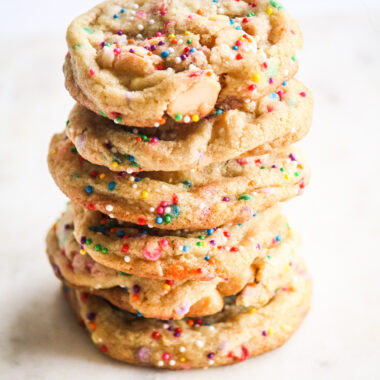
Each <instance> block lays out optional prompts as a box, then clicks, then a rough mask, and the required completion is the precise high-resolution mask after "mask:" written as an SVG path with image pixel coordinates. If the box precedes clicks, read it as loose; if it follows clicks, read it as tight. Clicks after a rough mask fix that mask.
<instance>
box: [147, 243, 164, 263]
mask: <svg viewBox="0 0 380 380" xmlns="http://www.w3.org/2000/svg"><path fill="white" fill-rule="evenodd" d="M161 253H162V250H161V247H160V246H159V245H158V244H157V243H156V242H154V243H153V242H151V243H146V244H145V247H144V249H143V255H144V257H145V258H146V259H147V260H149V261H156V260H158V259H159V258H160V257H161Z"/></svg>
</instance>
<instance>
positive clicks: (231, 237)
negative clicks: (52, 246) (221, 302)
mask: <svg viewBox="0 0 380 380" xmlns="http://www.w3.org/2000/svg"><path fill="white" fill-rule="evenodd" d="M74 226H75V236H76V239H77V241H78V242H80V244H81V247H80V248H81V249H83V250H84V251H85V252H87V253H88V255H90V256H91V257H92V258H93V259H94V260H95V261H96V262H98V263H100V264H103V265H105V266H107V267H110V268H113V269H115V270H118V271H122V272H126V273H131V274H134V275H136V276H140V277H149V278H155V279H161V280H162V279H165V280H172V281H185V280H190V279H197V280H201V281H210V280H212V279H214V278H220V279H229V280H231V279H233V280H234V281H238V280H239V279H244V278H247V276H248V278H249V276H251V272H250V267H251V265H252V263H253V261H254V260H255V258H256V257H258V256H262V255H264V256H265V254H262V253H261V251H262V250H267V249H271V248H273V247H274V246H277V245H279V244H280V243H281V242H283V241H286V240H287V239H290V240H293V238H292V236H293V235H292V233H291V230H290V229H289V227H288V224H287V220H286V218H284V217H283V216H282V215H281V213H280V212H279V209H278V208H277V207H274V208H271V209H268V210H265V211H263V212H262V213H260V214H258V215H256V216H254V217H252V218H251V219H250V220H249V221H247V222H245V223H243V224H239V225H234V226H233V225H229V226H223V227H220V228H215V229H207V230H179V231H170V230H167V231H166V230H162V229H144V228H143V227H139V226H136V225H131V224H129V223H121V222H116V221H115V220H113V219H110V218H108V217H106V216H104V215H102V214H101V213H99V212H94V211H84V210H83V209H82V208H78V207H75V215H74ZM245 270H248V272H247V275H245V274H244V273H245ZM223 286H227V284H225V285H223Z"/></svg>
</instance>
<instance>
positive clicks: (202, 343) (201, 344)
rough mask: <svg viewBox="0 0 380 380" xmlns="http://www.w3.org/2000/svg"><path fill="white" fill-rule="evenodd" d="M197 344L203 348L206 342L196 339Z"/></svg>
mask: <svg viewBox="0 0 380 380" xmlns="http://www.w3.org/2000/svg"><path fill="white" fill-rule="evenodd" d="M195 345H196V346H197V347H198V348H202V347H203V346H204V345H205V344H204V342H202V341H201V340H196V341H195Z"/></svg>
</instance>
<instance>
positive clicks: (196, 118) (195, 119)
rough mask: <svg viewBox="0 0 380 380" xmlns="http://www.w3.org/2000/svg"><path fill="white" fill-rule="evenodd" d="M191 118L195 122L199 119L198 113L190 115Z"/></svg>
mask: <svg viewBox="0 0 380 380" xmlns="http://www.w3.org/2000/svg"><path fill="white" fill-rule="evenodd" d="M191 119H192V120H193V121H195V122H197V121H199V116H198V115H193V116H191Z"/></svg>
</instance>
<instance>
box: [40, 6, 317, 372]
mask: <svg viewBox="0 0 380 380" xmlns="http://www.w3.org/2000/svg"><path fill="white" fill-rule="evenodd" d="M67 43H68V48H69V53H68V54H67V56H66V59H65V63H64V74H65V84H66V88H67V89H68V91H69V92H70V94H71V95H72V96H73V98H74V99H75V100H76V101H77V102H78V103H77V104H76V105H75V106H74V108H73V109H72V111H71V113H70V115H69V118H68V120H67V123H66V129H65V131H64V132H62V133H59V134H56V135H54V136H53V138H52V140H51V144H50V147H49V155H48V164H49V169H50V172H51V174H52V176H53V178H54V180H55V182H56V183H57V185H58V186H59V188H60V189H61V190H62V192H63V193H64V194H66V195H67V196H68V198H70V200H71V202H70V203H69V205H68V206H67V209H66V210H65V211H64V212H63V213H62V215H61V216H60V218H59V219H58V220H57V222H56V224H55V225H54V226H53V227H52V228H51V229H50V230H49V233H48V235H47V238H46V244H47V256H48V259H49V262H50V263H51V266H52V268H53V271H54V273H55V275H56V276H57V277H58V279H59V280H61V281H62V283H63V287H64V294H65V296H66V298H67V299H68V300H69V303H70V305H71V307H72V309H73V311H74V312H75V314H76V315H77V316H78V318H79V320H80V321H81V322H82V323H83V325H84V326H85V328H86V329H87V330H88V332H89V334H90V336H91V339H92V341H93V343H94V344H95V345H96V346H97V347H99V349H100V350H101V351H102V352H103V353H105V354H106V355H109V356H110V357H112V358H114V359H117V360H120V361H124V362H127V363H131V364H135V365H140V366H154V367H158V368H168V369H190V368H205V367H212V366H220V365H229V364H234V363H238V362H241V361H243V360H246V359H248V358H250V357H252V356H256V355H259V354H262V353H265V352H267V351H270V350H273V349H275V348H277V347H279V346H281V345H282V344H283V343H285V342H286V341H287V340H288V339H289V338H290V337H291V335H292V334H293V333H294V332H295V331H296V329H297V328H298V327H299V325H300V324H301V322H302V321H303V319H304V318H305V316H306V314H307V313H308V311H309V308H310V302H311V280H310V277H309V275H308V272H307V269H306V266H305V263H304V261H303V259H302V257H301V255H300V243H299V237H298V235H297V233H296V232H295V231H294V230H293V228H292V227H291V226H290V225H289V223H288V221H287V219H286V217H285V216H284V215H283V214H282V213H281V210H280V207H279V205H278V203H279V202H284V201H286V200H288V199H291V198H294V197H296V196H299V195H301V194H302V193H303V191H304V189H305V188H306V186H307V185H308V184H309V181H310V168H309V167H308V165H307V162H306V161H305V158H304V156H303V154H302V152H301V151H300V150H299V148H297V147H295V146H294V145H293V144H294V143H296V142H297V141H299V140H300V139H302V138H303V137H304V136H305V135H306V134H307V133H308V131H309V129H310V126H311V118H312V109H313V98H312V95H311V93H310V91H309V90H308V89H307V88H306V87H305V86H304V85H303V84H302V83H301V82H299V81H298V80H296V79H294V78H293V77H294V75H295V74H296V72H297V70H298V60H297V58H296V53H297V51H298V50H299V49H300V48H301V47H302V35H301V32H300V30H299V28H298V26H297V24H296V22H295V21H294V20H293V19H292V18H291V16H290V15H289V14H288V13H287V11H286V10H285V9H284V7H283V6H282V5H281V4H280V3H279V2H277V1H273V0H271V1H268V0H262V1H260V0H258V1H254V2H252V1H243V0H240V1H237V0H192V1H191V0H166V1H163V0H134V1H127V0H113V1H105V2H103V3H101V4H99V5H98V6H96V7H95V8H93V9H91V10H90V11H88V12H87V13H85V14H83V15H81V16H79V17H78V18H76V19H75V20H74V21H73V22H72V23H71V25H70V26H69V28H68V31H67Z"/></svg>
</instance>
